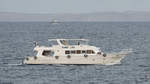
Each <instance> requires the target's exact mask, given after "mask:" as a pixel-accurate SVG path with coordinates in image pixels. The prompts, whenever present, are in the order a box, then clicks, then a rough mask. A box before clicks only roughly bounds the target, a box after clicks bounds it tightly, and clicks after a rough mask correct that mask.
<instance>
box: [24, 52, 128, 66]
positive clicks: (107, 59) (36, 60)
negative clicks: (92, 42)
mask: <svg viewBox="0 0 150 84" xmlns="http://www.w3.org/2000/svg"><path fill="white" fill-rule="evenodd" d="M126 55H127V54H122V53H118V54H115V53H114V54H113V53H109V54H107V55H106V56H103V55H95V56H87V57H85V56H70V57H68V56H57V57H56V56H54V57H42V56H41V57H35V56H33V57H28V59H25V60H24V64H102V65H114V64H120V61H121V60H122V59H123V58H124V57H125V56H126Z"/></svg>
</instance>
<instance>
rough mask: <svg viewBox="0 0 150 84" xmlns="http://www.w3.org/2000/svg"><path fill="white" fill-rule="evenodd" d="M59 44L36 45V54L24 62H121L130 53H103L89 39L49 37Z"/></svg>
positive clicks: (111, 63)
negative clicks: (91, 44)
mask: <svg viewBox="0 0 150 84" xmlns="http://www.w3.org/2000/svg"><path fill="white" fill-rule="evenodd" d="M49 41H51V42H52V41H55V42H56V43H57V44H56V45H52V46H39V45H36V46H35V48H34V51H35V52H36V53H37V54H36V56H31V57H27V58H25V60H24V64H103V65H113V64H120V61H121V60H122V59H123V58H124V57H125V56H126V55H128V54H129V53H130V51H121V52H119V53H107V54H105V53H103V52H102V51H101V49H100V48H98V47H95V46H90V45H88V44H87V43H88V40H87V39H49Z"/></svg>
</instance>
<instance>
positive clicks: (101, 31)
mask: <svg viewBox="0 0 150 84" xmlns="http://www.w3.org/2000/svg"><path fill="white" fill-rule="evenodd" d="M51 38H52V39H54V38H71V39H73V38H74V39H76V38H86V39H89V40H90V43H89V44H90V45H94V46H97V47H100V48H101V49H102V51H103V52H119V51H121V50H122V49H129V48H131V49H132V50H133V52H132V53H130V54H129V55H128V56H126V57H125V58H124V59H123V60H122V61H121V64H118V65H111V66H105V65H24V64H22V61H23V60H24V58H25V57H27V56H33V55H34V53H33V48H34V45H33V41H37V42H38V44H39V45H45V46H49V45H51V43H50V42H48V39H51ZM0 84H150V22H61V23H58V24H52V23H49V22H0Z"/></svg>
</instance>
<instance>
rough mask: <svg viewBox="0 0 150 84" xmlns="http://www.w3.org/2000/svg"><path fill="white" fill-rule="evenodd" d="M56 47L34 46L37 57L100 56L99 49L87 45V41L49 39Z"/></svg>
mask: <svg viewBox="0 0 150 84" xmlns="http://www.w3.org/2000/svg"><path fill="white" fill-rule="evenodd" d="M49 41H56V43H57V44H56V45H52V46H49V47H45V46H40V47H39V46H36V47H35V48H34V50H35V51H37V52H38V53H37V56H46V57H52V56H87V55H97V54H99V55H100V54H101V50H100V48H97V47H95V46H90V45H88V40H87V39H49Z"/></svg>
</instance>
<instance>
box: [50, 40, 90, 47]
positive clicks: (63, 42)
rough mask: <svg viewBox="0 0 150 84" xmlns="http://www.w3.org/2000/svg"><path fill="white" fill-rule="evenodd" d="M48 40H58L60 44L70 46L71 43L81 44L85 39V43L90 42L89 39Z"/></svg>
mask: <svg viewBox="0 0 150 84" xmlns="http://www.w3.org/2000/svg"><path fill="white" fill-rule="evenodd" d="M48 41H57V43H58V45H60V46H68V45H71V43H75V42H76V44H75V45H81V44H80V43H81V42H83V41H84V43H85V44H87V43H88V41H89V40H88V39H48Z"/></svg>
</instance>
